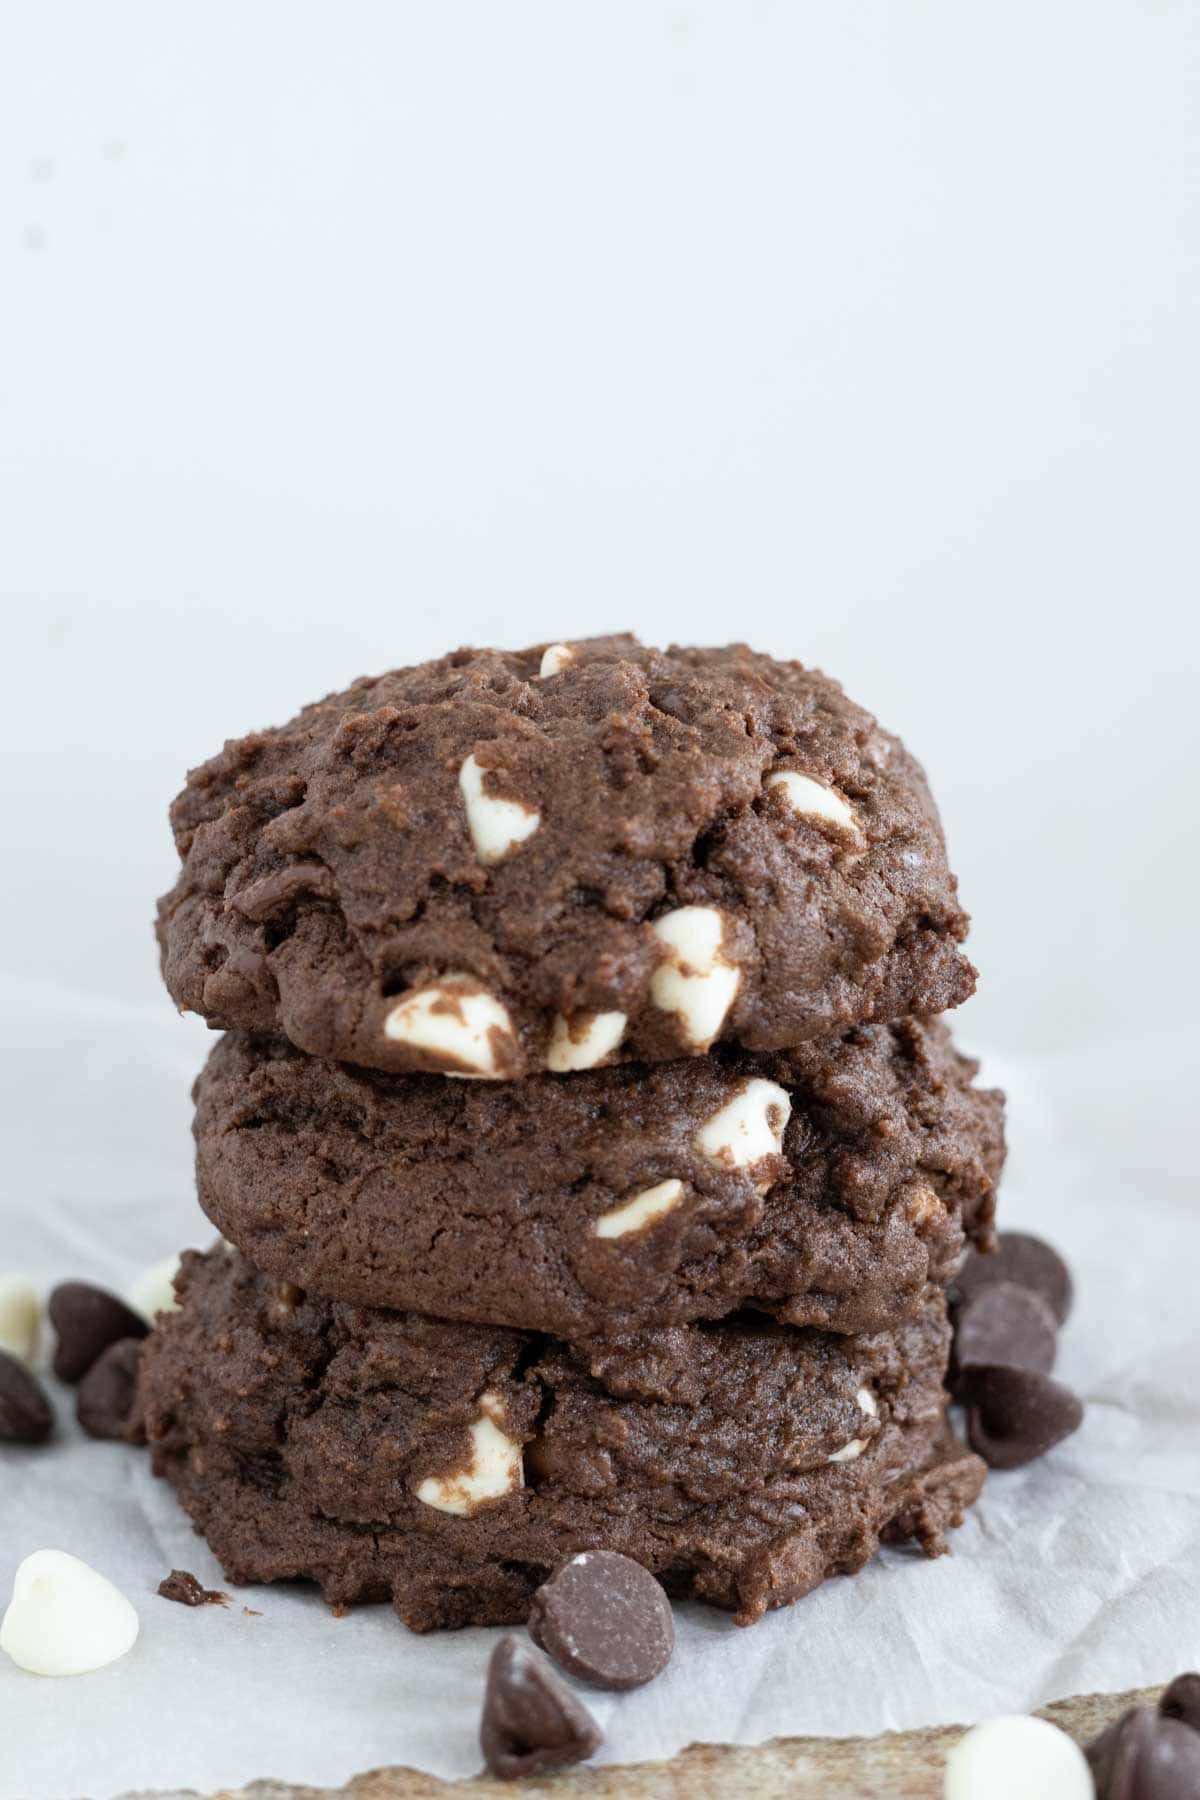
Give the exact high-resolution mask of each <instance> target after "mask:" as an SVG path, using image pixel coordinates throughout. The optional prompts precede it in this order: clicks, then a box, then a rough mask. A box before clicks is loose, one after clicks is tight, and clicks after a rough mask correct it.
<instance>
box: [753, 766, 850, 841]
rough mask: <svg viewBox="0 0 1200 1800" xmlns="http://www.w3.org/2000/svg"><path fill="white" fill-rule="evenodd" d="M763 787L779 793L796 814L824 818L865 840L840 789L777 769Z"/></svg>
mask: <svg viewBox="0 0 1200 1800" xmlns="http://www.w3.org/2000/svg"><path fill="white" fill-rule="evenodd" d="M763 786H764V787H767V788H770V789H772V790H773V791H774V792H776V793H778V794H779V796H780V798H781V799H782V800H783V801H784V802H785V804H786V805H787V806H788V807H789V809H790V810H791V811H792V812H794V813H803V814H805V815H806V816H807V817H808V818H811V819H824V820H825V821H826V822H827V823H828V824H830V825H839V826H840V827H841V828H842V830H843V831H852V832H853V833H854V835H855V837H861V835H862V833H861V831H860V829H859V824H858V820H857V819H856V818H855V816H854V812H853V809H852V808H851V806H850V803H849V801H847V800H846V798H845V797H844V795H842V794H839V793H838V791H837V789H836V788H831V787H825V786H824V785H823V783H821V782H819V781H814V780H813V778H812V776H811V775H801V774H800V773H799V771H798V770H796V769H776V770H775V772H774V773H773V774H771V775H768V776H767V777H766V778H765V780H764V782H763Z"/></svg>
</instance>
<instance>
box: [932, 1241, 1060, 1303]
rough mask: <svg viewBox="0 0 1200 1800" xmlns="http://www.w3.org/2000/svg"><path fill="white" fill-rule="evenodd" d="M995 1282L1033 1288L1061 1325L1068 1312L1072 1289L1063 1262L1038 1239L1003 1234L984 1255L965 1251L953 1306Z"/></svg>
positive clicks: (964, 1301) (955, 1284) (1054, 1251)
mask: <svg viewBox="0 0 1200 1800" xmlns="http://www.w3.org/2000/svg"><path fill="white" fill-rule="evenodd" d="M995 1281H1011V1282H1013V1283H1014V1284H1015V1285H1016V1286H1017V1287H1023V1288H1032V1290H1033V1292H1034V1293H1035V1294H1040V1295H1041V1297H1042V1299H1043V1300H1044V1301H1045V1302H1046V1304H1047V1306H1048V1307H1049V1308H1050V1310H1051V1312H1052V1313H1053V1314H1054V1316H1055V1318H1056V1319H1057V1320H1058V1322H1059V1324H1060V1325H1061V1324H1063V1323H1064V1321H1065V1320H1066V1317H1067V1314H1068V1313H1069V1312H1070V1310H1071V1301H1072V1299H1073V1297H1074V1290H1073V1288H1072V1285H1071V1275H1070V1271H1069V1270H1068V1268H1067V1265H1066V1263H1065V1262H1064V1261H1063V1259H1062V1257H1061V1256H1060V1255H1059V1254H1058V1251H1057V1250H1053V1249H1051V1247H1050V1245H1049V1244H1047V1243H1043V1241H1042V1239H1041V1238H1038V1237H1031V1236H1030V1235H1029V1233H1028V1232H1025V1231H1002V1232H1001V1233H1000V1235H999V1237H998V1238H997V1239H996V1248H995V1249H994V1250H993V1251H992V1252H991V1253H990V1254H989V1255H987V1256H981V1255H980V1254H979V1252H978V1250H968V1252H967V1256H966V1260H965V1262H964V1263H963V1266H962V1268H961V1269H960V1270H959V1271H958V1274H957V1275H956V1276H955V1277H954V1282H953V1285H952V1287H951V1290H950V1296H951V1300H952V1301H953V1302H954V1304H955V1305H956V1306H965V1305H966V1303H967V1301H968V1300H971V1299H973V1298H974V1296H975V1295H976V1294H977V1293H979V1292H980V1290H981V1289H982V1288H985V1287H990V1286H991V1285H992V1283H993V1282H995Z"/></svg>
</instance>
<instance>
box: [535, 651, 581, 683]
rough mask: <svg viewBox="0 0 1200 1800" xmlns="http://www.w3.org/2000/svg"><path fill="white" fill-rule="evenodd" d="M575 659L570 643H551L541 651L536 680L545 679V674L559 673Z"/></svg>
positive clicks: (567, 667)
mask: <svg viewBox="0 0 1200 1800" xmlns="http://www.w3.org/2000/svg"><path fill="white" fill-rule="evenodd" d="M574 661H575V652H574V651H573V650H572V648H571V646H570V644H551V645H549V646H548V648H547V649H545V650H543V651H542V666H541V668H540V669H539V670H538V680H539V681H545V679H546V677H547V675H561V674H562V672H563V670H564V669H569V668H570V666H571V664H572V663H573V662H574Z"/></svg>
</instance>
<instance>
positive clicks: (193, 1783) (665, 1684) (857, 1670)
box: [0, 978, 1200, 1800]
mask: <svg viewBox="0 0 1200 1800" xmlns="http://www.w3.org/2000/svg"><path fill="white" fill-rule="evenodd" d="M0 1033H2V1037H0V1091H2V1092H3V1094H4V1096H5V1099H4V1108H5V1141H4V1155H3V1163H2V1165H0V1167H2V1180H3V1185H2V1188H0V1269H3V1270H6V1271H10V1272H11V1271H16V1270H23V1271H25V1272H28V1273H29V1274H30V1275H32V1276H33V1277H34V1278H35V1279H37V1280H38V1281H39V1282H40V1283H42V1284H43V1285H45V1286H49V1285H50V1284H52V1283H53V1282H54V1281H55V1280H58V1279H62V1278H64V1277H66V1276H84V1277H90V1278H93V1279H96V1280H99V1281H102V1282H107V1283H110V1284H112V1285H114V1286H116V1287H118V1288H123V1287H125V1286H126V1285H127V1284H128V1282H129V1281H130V1280H131V1279H132V1277H133V1276H134V1275H135V1274H136V1273H137V1272H138V1271H139V1270H140V1269H141V1268H142V1267H143V1266H144V1265H146V1264H148V1263H150V1262H152V1261H154V1260H155V1259H157V1258H159V1257H161V1256H162V1255H164V1254H166V1253H168V1252H169V1251H171V1250H173V1249H175V1248H177V1247H179V1246H180V1245H182V1244H189V1243H193V1244H204V1243H207V1242H209V1241H210V1240H211V1236H212V1233H211V1231H210V1229H209V1228H208V1227H207V1226H206V1224H205V1222H204V1220H203V1219H202V1217H201V1215H200V1213H199V1210H198V1208H197V1207H196V1205H195V1201H194V1199H193V1198H192V1197H191V1194H190V1188H189V1167H190V1138H189V1123H190V1103H189V1100H188V1087H189V1083H190V1079H191V1076H192V1075H193V1073H194V1072H195V1069H196V1068H197V1067H198V1065H199V1062H200V1060H201V1059H202V1057H203V1055H204V1053H205V1050H206V1049H207V1047H208V1039H207V1036H206V1034H205V1033H204V1032H203V1031H202V1030H200V1029H199V1028H197V1027H195V1026H194V1024H192V1023H189V1024H188V1025H184V1024H183V1023H181V1022H180V1021H178V1020H177V1019H175V1018H174V1016H173V1015H172V1014H171V1012H170V1011H169V1009H168V1008H165V1007H164V1008H161V1009H160V1008H152V1009H151V1008H147V1009H145V1010H144V1011H142V1010H137V1009H130V1008H122V1007H121V1006H120V1005H119V1004H118V1003H116V1002H114V1001H112V1000H109V999H107V998H104V997H97V996H91V997H87V996H82V995H80V994H77V993H68V992H63V991H58V990H56V989H55V988H54V987H53V985H52V984H48V983H46V982H44V981H33V980H30V981H28V982H23V981H21V980H20V979H9V978H5V980H4V983H3V984H2V985H0ZM966 1035H968V1036H969V1033H968V1034H966ZM985 1074H986V1075H987V1076H988V1077H990V1078H991V1079H992V1080H994V1081H996V1082H999V1083H1001V1084H1003V1085H1004V1086H1006V1087H1007V1088H1008V1091H1009V1096H1010V1137H1011V1144H1012V1153H1011V1160H1010V1165H1009V1172H1008V1177H1007V1180H1006V1183H1005V1188H1004V1191H1003V1194H1002V1209H1001V1210H1002V1220H1003V1222H1005V1223H1007V1224H1009V1225H1022V1226H1026V1227H1030V1228H1033V1229H1036V1230H1039V1231H1042V1232H1043V1233H1045V1234H1046V1235H1047V1236H1049V1237H1051V1238H1052V1239H1053V1240H1054V1241H1055V1242H1056V1243H1057V1244H1059V1245H1060V1246H1061V1248H1062V1249H1063V1250H1064V1251H1065V1252H1066V1253H1067V1255H1068V1257H1069V1259H1070V1261H1071V1263H1072V1265H1073V1268H1074V1270H1075V1274H1076V1278H1077V1286H1078V1300H1077V1305H1076V1310H1075V1313H1074V1315H1073V1317H1072V1319H1071V1321H1070V1323H1069V1325H1068V1326H1067V1329H1066V1331H1065V1333H1064V1335H1063V1339H1062V1345H1061V1351H1060V1363H1059V1368H1060V1372H1061V1374H1062V1375H1063V1377H1064V1379H1066V1380H1067V1381H1068V1382H1070V1383H1071V1384H1073V1385H1074V1386H1075V1387H1076V1388H1077V1389H1078V1390H1079V1391H1080V1392H1081V1393H1082V1394H1083V1396H1084V1397H1085V1399H1086V1401H1087V1406H1088V1413H1087V1419H1086V1422H1085V1425H1084V1428H1083V1430H1082V1431H1081V1432H1080V1433H1079V1434H1078V1436H1077V1437H1075V1438H1074V1439H1072V1440H1071V1441H1070V1442H1068V1443H1067V1444H1065V1445H1063V1446H1062V1447H1061V1448H1060V1449H1059V1450H1057V1451H1056V1452H1054V1453H1053V1454H1052V1455H1051V1456H1049V1457H1048V1458H1046V1459H1045V1460H1044V1461H1043V1462H1041V1463H1039V1464H1036V1465H1034V1466H1033V1467H1031V1468H1029V1469H1027V1470H1024V1471H1020V1472H1017V1473H1013V1474H1009V1475H993V1476H992V1477H991V1478H990V1480H989V1482H988V1485H987V1489H986V1491H985V1494H984V1498H983V1500H982V1502H981V1504H980V1505H979V1506H978V1508H977V1509H976V1510H975V1511H974V1513H973V1514H972V1515H971V1516H970V1517H969V1520H968V1522H967V1524H966V1525H965V1527H964V1528H963V1530H962V1531H960V1532H958V1533H957V1534H956V1535H955V1537H954V1540H953V1541H954V1553H953V1555H952V1556H950V1557H946V1558H943V1559H942V1560H940V1561H938V1562H935V1563H926V1562H924V1561H923V1560H922V1559H921V1558H920V1557H919V1556H915V1555H912V1554H909V1553H906V1552H904V1551H897V1550H892V1551H888V1552H886V1553H885V1554H884V1555H883V1556H881V1557H880V1558H879V1560H878V1561H877V1563H875V1564H874V1565H873V1566H872V1567H871V1568H869V1569H867V1570H865V1571H864V1572H863V1573H862V1574H861V1575H859V1576H857V1577H856V1578H855V1579H853V1580H849V1581H846V1580H842V1581H834V1582H831V1583H829V1584H828V1585H827V1586H825V1587H824V1588H822V1589H821V1590H819V1591H818V1592H817V1593H816V1594H814V1595H812V1596H811V1597H810V1598H808V1599H807V1600H805V1601H804V1602H802V1603H801V1604H800V1605H799V1606H796V1607H794V1608H792V1609H791V1610H789V1611H786V1612H781V1613H776V1614H773V1615H771V1616H770V1617H768V1618H767V1619H765V1620H764V1621H763V1622H762V1623H761V1624H759V1625H757V1626H755V1627H753V1628H752V1629H751V1630H748V1631H740V1630H738V1629H737V1628H736V1627H735V1626H734V1625H732V1624H731V1623H730V1621H729V1619H728V1618H727V1617H726V1616H725V1615H724V1614H721V1613H718V1612H715V1611H710V1610H707V1609H705V1608H701V1607H684V1608H681V1609H680V1610H679V1613H678V1627H679V1644H678V1650H677V1652H676V1655H675V1659H674V1662H673V1663H672V1665H671V1667H670V1668H669V1669H668V1671H667V1673H666V1674H665V1675H664V1676H663V1677H662V1678H661V1679H660V1680H659V1681H657V1682H655V1683H654V1684H653V1685H652V1686H650V1687H649V1688H645V1689H643V1690H641V1691H640V1692H638V1693H634V1694H630V1695H627V1696H624V1697H610V1696H605V1695H595V1696H590V1697H589V1704H591V1706H592V1707H593V1710H594V1711H595V1713H596V1714H597V1716H598V1718H599V1720H600V1722H601V1724H602V1725H603V1727H604V1729H605V1732H606V1734H607V1735H606V1743H605V1747H604V1749H603V1750H602V1752H601V1756H602V1757H603V1758H607V1759H610V1760H616V1761H626V1760H632V1759H637V1758H644V1757H658V1756H667V1755H669V1754H671V1753H673V1752H674V1751H676V1750H678V1749H679V1748H680V1747H681V1746H683V1745H684V1744H687V1743H689V1742H691V1741H693V1740H696V1739H707V1740H741V1741H744V1742H755V1741H758V1740H761V1739H764V1738H768V1737H771V1736H774V1735H777V1734H781V1733H803V1732H817V1733H871V1732H876V1731H879V1730H882V1729H885V1728H889V1727H909V1726H919V1725H927V1724H933V1723H938V1722H948V1721H955V1720H966V1719H976V1718H980V1717H983V1716H986V1715H988V1714H992V1713H995V1712H998V1711H1006V1710H1010V1709H1015V1710H1025V1709H1028V1708H1032V1707H1035V1706H1037V1705H1039V1704H1041V1703H1042V1702H1044V1701H1047V1700H1050V1699H1054V1698H1058V1697H1060V1696H1062V1695H1065V1694H1069V1693H1074V1692H1081V1691H1084V1690H1090V1689H1100V1690H1106V1689H1107V1690H1112V1689H1119V1688H1124V1687H1128V1686H1134V1685H1136V1684H1140V1683H1144V1682H1151V1681H1155V1680H1161V1679H1165V1678H1166V1677H1168V1676H1170V1675H1172V1674H1174V1673H1175V1672H1176V1671H1177V1670H1178V1669H1180V1668H1182V1667H1185V1666H1194V1665H1196V1664H1197V1663H1198V1662H1200V1400H1198V1392H1200V1323H1198V1314H1197V1304H1196V1270H1197V1268H1198V1267H1200V1212H1198V1211H1197V1208H1196V1199H1195V1167H1196V1164H1195V1154H1194V1133H1195V1123H1194V1120H1195V1112H1196V1100H1195V1093H1194V1082H1195V1059H1194V1034H1193V1033H1192V1031H1191V1030H1190V1029H1187V1028H1180V1029H1179V1030H1178V1032H1175V1033H1172V1032H1161V1033H1156V1034H1155V1035H1153V1036H1152V1037H1149V1038H1147V1039H1145V1040H1144V1041H1141V1042H1131V1041H1124V1042H1119V1043H1118V1042H1095V1043H1092V1044H1091V1045H1089V1047H1088V1048H1087V1049H1086V1050H1083V1051H1079V1052H1072V1053H1070V1054H1062V1055H1059V1056H1054V1057H1049V1058H1046V1059H1043V1060H1037V1061H1033V1060H1029V1061H1013V1060H1011V1059H1005V1058H1004V1057H1002V1056H1000V1055H992V1056H988V1057H987V1058H986V1062H985ZM59 1396H60V1398H61V1399H63V1401H64V1406H63V1420H62V1425H61V1430H60V1432H59V1435H58V1438H57V1441H56V1442H55V1444H54V1445H53V1446H52V1447H51V1448H49V1449H46V1450H40V1451H34V1450H30V1451H21V1450H14V1449H11V1448H6V1449H4V1450H2V1451H0V1595H2V1596H3V1597H4V1599H5V1600H6V1599H7V1596H8V1593H9V1591H10V1588H11V1581H12V1575H13V1571H14V1569H15V1568H16V1565H17V1563H18V1562H19V1561H20V1559H21V1558H22V1557H23V1556H25V1555H27V1554H28V1553H29V1552H30V1551H32V1550H36V1549H40V1548H44V1547H48V1546H54V1547H57V1548H61V1549H65V1550H69V1551H72V1552H73V1553H74V1554H75V1555H77V1556H81V1557H83V1558H84V1559H85V1560H86V1561H87V1562H89V1563H92V1564H93V1565H94V1566H95V1567H96V1568H98V1569H100V1570H102V1571H103V1572H104V1573H105V1574H107V1575H108V1576H110V1577H111V1578H112V1579H113V1580H114V1581H115V1582H117V1584H118V1585H119V1586H120V1587H121V1588H123V1589H124V1591H125V1592H126V1593H127V1594H128V1595H129V1596H130V1598H131V1599H132V1600H133V1602H134V1604H135V1605H136V1607H137V1609H138V1611H139V1614H140V1616H141V1622H142V1629H141V1636H140V1639H139V1641H138V1643H137V1645H136V1647H135V1649H134V1650H133V1652H132V1653H131V1654H130V1655H129V1656H128V1657H126V1658H125V1659H124V1660H123V1661H122V1662H120V1663H118V1664H116V1665H114V1666H113V1667H111V1668H109V1669H106V1670H103V1671H101V1672H99V1673H97V1674H94V1675H90V1676H85V1677H81V1678H76V1679H73V1680H68V1681H48V1680H41V1679H38V1678H37V1677H34V1676H31V1675H27V1674H24V1673H22V1672H21V1671H20V1670H18V1669H16V1668H15V1667H14V1666H13V1665H12V1664H11V1663H9V1662H8V1661H7V1659H4V1658H0V1730H2V1734H3V1744H4V1751H3V1755H2V1756H0V1800H80V1797H81V1796H88V1797H89V1800H110V1797H111V1796H113V1795H115V1794H118V1793H121V1792H123V1791H125V1790H127V1789H136V1788H152V1787H163V1788H175V1787H192V1788H196V1789H199V1790H201V1791H207V1790H209V1789H211V1788H215V1787H220V1786H222V1785H227V1784H228V1785H237V1784H241V1783H243V1782H246V1781H249V1780H251V1779H253V1778H255V1777H259V1776H266V1775H272V1776H278V1777H283V1778H290V1779H293V1780H298V1781H308V1782H313V1783H330V1784H333V1783H339V1782H341V1781H344V1780H345V1779H346V1778H347V1777H349V1776H350V1775H351V1774H353V1773H355V1772H357V1771H360V1770H363V1769H367V1768H371V1767H373V1766H378V1765H380V1764H385V1763H392V1762H401V1763H410V1764H413V1765H416V1766H418V1767H420V1768H424V1769H428V1770H431V1771H434V1772H437V1773H440V1774H444V1775H461V1774H468V1773H471V1772H472V1771H474V1770H475V1769H477V1768H478V1767H479V1756H478V1749H477V1741H476V1728H477V1721H478V1710H479V1699H480V1694H481V1691H482V1683H483V1672H484V1666H485V1663H486V1660H487V1656H488V1653H489V1649H490V1646H491V1644H492V1642H493V1639H494V1635H495V1634H494V1633H491V1632H484V1631H468V1632H461V1633H457V1634H446V1635H439V1636H432V1637H415V1636H412V1635H410V1633H408V1632H407V1631H406V1630H405V1629H404V1628H403V1627H402V1626H401V1625H400V1624H399V1623H398V1622H397V1621H396V1619H395V1618H394V1616H393V1615H392V1614H391V1613H390V1611H388V1610H387V1609H386V1608H381V1607H376V1608H367V1609H362V1610H359V1611H356V1612H353V1613H351V1614H350V1615H349V1616H347V1617H346V1618H343V1619H335V1618H333V1617H332V1616H331V1615H330V1614H329V1613H328V1611H327V1610H326V1609H325V1608H324V1607H323V1606H322V1605H321V1603H320V1602H319V1601H318V1600H317V1599H316V1598H314V1597H313V1596H312V1595H311V1594H309V1593H308V1592H306V1591H304V1590H303V1589H301V1588H256V1589H247V1590H241V1591H238V1590H234V1595H235V1603H234V1604H233V1605H232V1606H231V1607H229V1608H228V1609H221V1608H216V1607H213V1608H204V1609H200V1610H197V1611H191V1610H188V1609H186V1608H183V1607H180V1606H175V1605H171V1604H169V1603H168V1602H166V1601H164V1600H161V1599H159V1598H158V1597H157V1596H156V1593H155V1589H156V1587H157V1585H158V1582H159V1581H160V1579H161V1578H162V1576H163V1575H165V1574H166V1573H167V1571H168V1570H169V1569H171V1568H172V1567H183V1568H187V1569H191V1570H192V1571H193V1572H194V1573H195V1574H196V1575H197V1576H199V1578H200V1579H201V1581H204V1582H206V1583H208V1584H211V1585H216V1586H226V1585H227V1584H225V1583H224V1582H223V1581H222V1579H221V1574H220V1570H219V1568H218V1566H217V1564H216V1562H215V1561H214V1559H213V1558H212V1557H211V1556H210V1555H209V1553H208V1551H207V1550H206V1548H205V1546H204V1545H203V1543H202V1542H201V1540H200V1539H198V1538H197V1537H195V1536H194V1534H193V1533H192V1531H191V1528H190V1526H189V1524H188V1522H187V1520H186V1519H185V1517H184V1515H183V1514H182V1512H181V1511H180V1510H179V1509H178V1507H177V1506H176V1504H175V1501H174V1499H173V1497H172V1495H171V1492H170V1490H169V1489H167V1488H166V1487H165V1486H164V1485H163V1484H161V1483H158V1482H155V1481H154V1480H152V1479H151V1477H150V1474H149V1470H148V1467H147V1464H146V1460H145V1458H144V1456H143V1455H141V1454H139V1453H138V1452H135V1451H132V1450H128V1449H125V1448H123V1447H119V1446H115V1445H99V1444H95V1443H92V1442H91V1441H89V1440H85V1439H84V1438H83V1437H82V1436H81V1435H80V1433H79V1432H78V1428H77V1427H76V1426H75V1424H74V1420H73V1418H72V1417H71V1414H70V1407H69V1404H66V1400H67V1397H66V1396H65V1395H64V1394H63V1393H62V1390H59ZM243 1603H245V1604H246V1605H248V1606H249V1607H252V1608H254V1609H256V1612H257V1614H258V1616H248V1615H247V1614H246V1613H244V1612H243V1610H242V1605H243Z"/></svg>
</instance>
